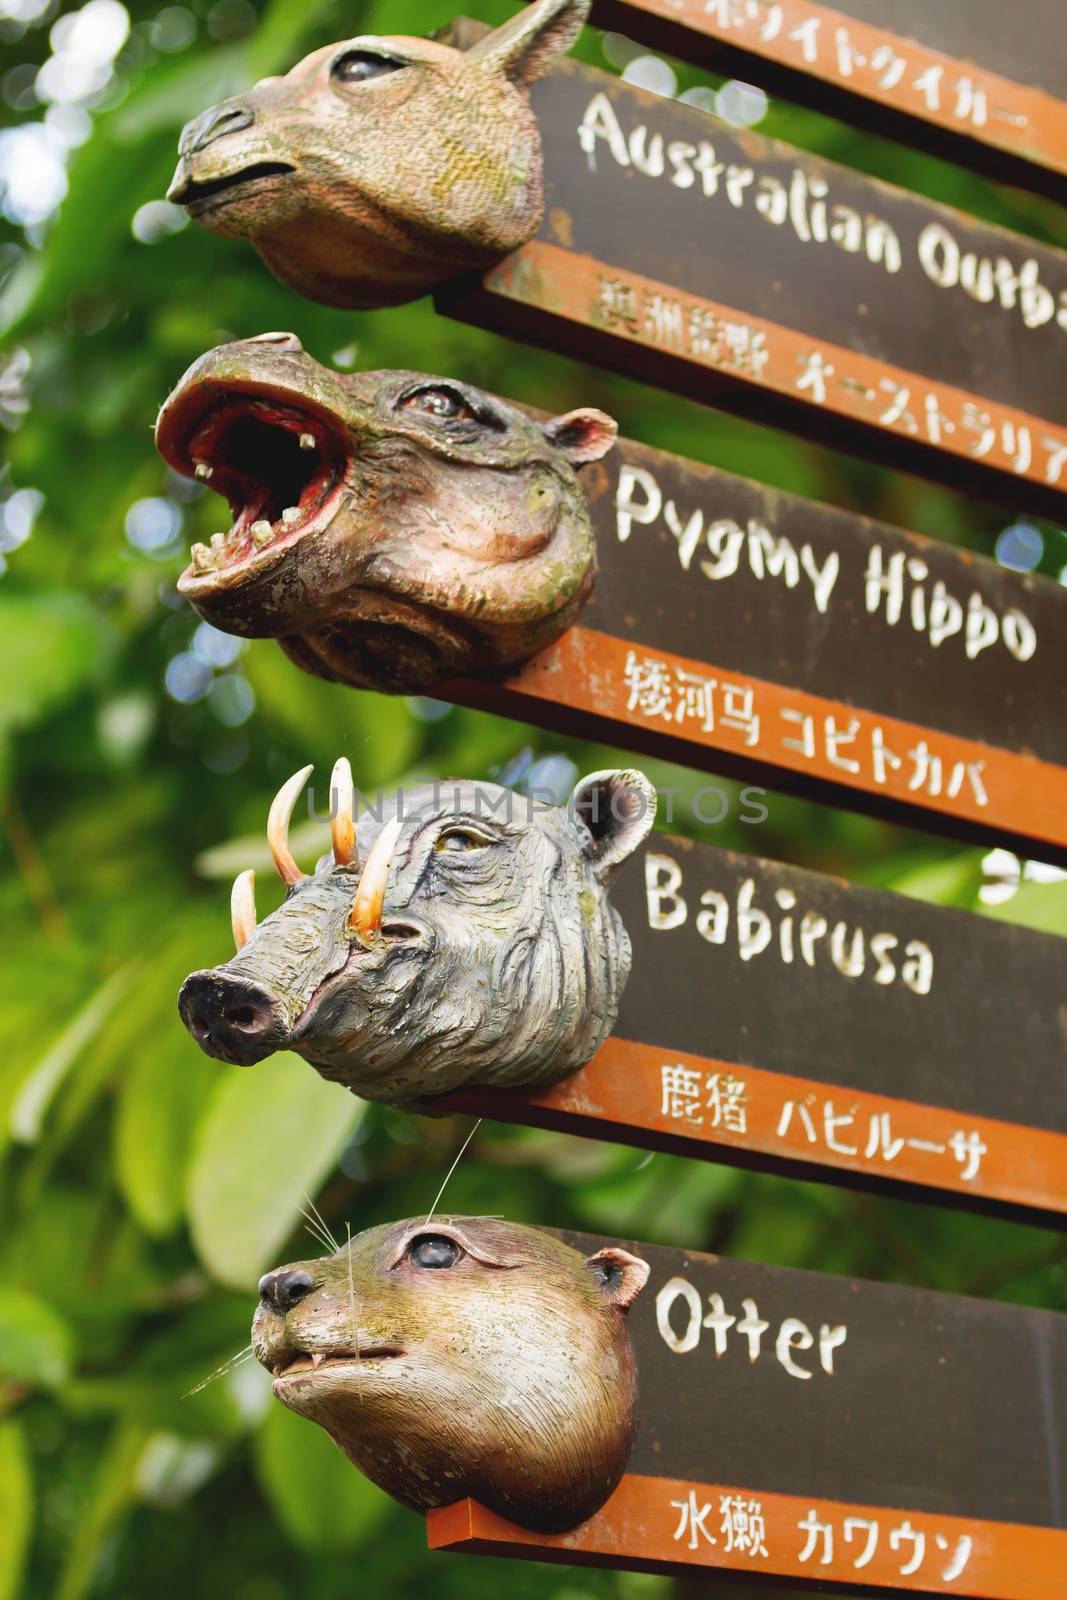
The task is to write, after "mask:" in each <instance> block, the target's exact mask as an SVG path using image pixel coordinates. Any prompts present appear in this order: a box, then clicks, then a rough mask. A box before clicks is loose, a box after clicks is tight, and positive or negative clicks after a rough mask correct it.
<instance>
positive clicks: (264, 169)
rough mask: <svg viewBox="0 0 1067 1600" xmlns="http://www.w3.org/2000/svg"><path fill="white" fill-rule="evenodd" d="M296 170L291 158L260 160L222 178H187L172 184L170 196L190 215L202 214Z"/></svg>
mask: <svg viewBox="0 0 1067 1600" xmlns="http://www.w3.org/2000/svg"><path fill="white" fill-rule="evenodd" d="M295 171H296V167H295V166H293V164H292V163H291V162H289V161H257V162H256V163H255V164H254V165H253V166H250V167H242V168H241V169H240V171H238V172H229V173H226V174H225V175H224V176H223V177H221V178H209V179H206V180H204V181H203V182H200V181H198V180H197V179H196V178H192V177H187V178H186V179H185V181H184V183H180V184H178V185H172V186H171V188H170V189H169V190H168V195H167V197H168V199H169V200H170V201H171V202H172V204H174V205H179V206H184V207H185V209H186V210H187V211H188V213H189V215H190V216H191V217H202V216H203V215H204V214H205V213H206V212H209V211H214V210H217V209H218V208H219V207H220V206H224V205H228V204H229V203H230V201H231V200H240V199H243V198H244V197H245V196H246V195H247V194H249V193H250V192H251V191H252V190H253V189H259V188H262V187H263V186H264V184H265V182H266V181H268V180H271V179H274V178H287V177H290V176H291V175H292V174H293V173H294V172H295Z"/></svg>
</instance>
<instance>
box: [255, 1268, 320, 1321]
mask: <svg viewBox="0 0 1067 1600" xmlns="http://www.w3.org/2000/svg"><path fill="white" fill-rule="evenodd" d="M314 1287H315V1280H314V1278H313V1277H312V1276H311V1274H310V1273H309V1272H304V1271H303V1270H302V1269H301V1268H299V1267H294V1268H293V1269H291V1270H290V1271H288V1272H268V1273H266V1274H265V1276H264V1277H262V1278H260V1280H259V1294H260V1299H262V1300H265V1301H266V1303H267V1305H269V1306H270V1308H271V1310H272V1311H282V1312H284V1311H289V1310H291V1309H292V1307H293V1306H295V1305H299V1304H300V1301H301V1300H306V1299H307V1297H308V1295H309V1294H310V1293H311V1291H312V1290H313V1289H314Z"/></svg>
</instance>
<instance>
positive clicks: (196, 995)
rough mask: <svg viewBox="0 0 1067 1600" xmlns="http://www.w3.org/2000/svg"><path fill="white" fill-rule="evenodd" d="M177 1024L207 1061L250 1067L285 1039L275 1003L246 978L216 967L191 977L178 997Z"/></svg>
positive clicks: (276, 1002)
mask: <svg viewBox="0 0 1067 1600" xmlns="http://www.w3.org/2000/svg"><path fill="white" fill-rule="evenodd" d="M178 1011H179V1014H180V1016H181V1019H182V1021H183V1022H184V1023H185V1026H186V1027H187V1028H188V1030H189V1032H190V1033H191V1034H192V1036H193V1038H194V1039H195V1040H196V1042H197V1044H198V1045H199V1046H200V1048H201V1050H203V1051H205V1052H206V1053H207V1054H208V1055H209V1056H215V1057H216V1058H217V1059H218V1060H219V1061H229V1062H232V1063H233V1064H235V1065H236V1066H242V1067H250V1066H252V1064H253V1063H254V1062H256V1061H262V1060H263V1058H264V1056H269V1055H270V1053H271V1051H272V1050H278V1049H280V1048H281V1046H282V1045H283V1044H285V1043H286V1042H287V1040H288V1037H289V1030H288V1028H287V1026H286V1022H285V1016H284V1013H283V1011H282V1007H281V1004H280V1002H279V1001H277V1000H276V999H275V998H274V996H273V995H271V994H270V993H269V992H268V991H267V990H266V989H263V988H261V987H260V986H259V985H258V984H256V983H253V982H252V981H251V980H250V979H248V978H242V977H237V976H235V975H232V974H229V973H227V972H226V971H225V970H224V969H222V968H217V969H215V970H214V971H210V972H194V973H193V974H192V975H191V976H190V977H188V978H186V980H185V982H184V983H183V984H182V986H181V991H180V993H179V995H178Z"/></svg>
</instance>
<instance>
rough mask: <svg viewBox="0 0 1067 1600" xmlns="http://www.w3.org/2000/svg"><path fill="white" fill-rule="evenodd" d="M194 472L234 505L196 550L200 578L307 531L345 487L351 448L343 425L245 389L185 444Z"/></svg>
mask: <svg viewBox="0 0 1067 1600" xmlns="http://www.w3.org/2000/svg"><path fill="white" fill-rule="evenodd" d="M184 448H185V452H186V456H187V459H189V460H191V462H192V472H193V475H194V476H195V477H196V478H197V479H198V480H199V481H200V482H201V483H204V484H208V485H209V486H210V487H211V488H212V489H213V490H215V491H216V492H217V493H218V494H221V495H223V496H225V498H226V499H227V500H228V501H229V502H230V506H231V509H232V513H233V524H232V526H231V527H230V529H229V531H228V532H227V533H225V534H216V535H214V536H213V537H212V539H211V541H210V546H206V545H203V544H198V545H195V546H194V547H193V549H192V551H191V552H190V564H191V568H192V571H193V573H194V575H197V576H201V575H208V574H210V573H213V572H221V571H223V570H225V569H227V568H230V567H234V566H240V565H241V564H242V563H244V562H246V561H249V560H251V559H252V558H254V557H255V556H258V555H261V554H263V553H264V552H265V551H268V550H270V549H271V548H272V547H273V546H275V545H278V544H280V543H283V542H285V541H286V540H288V539H291V538H294V537H296V536H297V535H298V534H300V533H302V532H303V531H304V529H305V528H307V527H308V526H309V525H310V524H311V523H312V522H314V521H315V520H316V519H317V518H318V517H319V516H320V514H321V513H323V511H324V509H325V507H326V504H327V502H328V501H329V500H330V498H331V496H332V495H333V494H334V493H335V492H336V491H337V490H338V489H339V486H340V482H341V479H342V477H343V474H344V469H345V466H346V465H347V447H346V446H345V445H344V443H343V442H342V441H341V439H340V437H339V435H338V434H337V432H336V430H333V429H331V428H330V427H329V425H328V424H327V423H324V422H323V421H322V420H321V419H320V418H318V417H317V416H309V415H308V414H307V413H306V412H302V411H300V410H298V409H296V408H295V407H293V406H289V405H287V404H285V403H284V402H283V401H281V400H276V399H275V398H273V396H266V395H263V396H260V395H258V394H257V395H251V394H248V393H246V392H243V391H242V392H239V393H237V394H234V395H232V396H230V397H227V398H226V399H223V400H222V401H221V402H220V403H219V404H217V405H216V406H215V407H214V409H213V410H211V411H209V412H208V414H207V415H206V416H202V417H201V419H200V421H199V423H198V424H197V426H196V428H195V429H194V430H193V433H192V435H191V437H189V438H188V439H187V440H186V441H185V446H184Z"/></svg>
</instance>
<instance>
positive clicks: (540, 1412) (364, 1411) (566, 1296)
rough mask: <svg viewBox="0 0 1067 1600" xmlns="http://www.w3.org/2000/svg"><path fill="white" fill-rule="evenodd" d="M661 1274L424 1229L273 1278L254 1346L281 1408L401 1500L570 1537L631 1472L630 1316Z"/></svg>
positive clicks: (390, 1230) (475, 1224) (419, 1225)
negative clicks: (484, 1514)
mask: <svg viewBox="0 0 1067 1600" xmlns="http://www.w3.org/2000/svg"><path fill="white" fill-rule="evenodd" d="M648 1272H649V1269H648V1264H647V1263H646V1262H644V1261H642V1260H641V1259H640V1258H639V1257H637V1256H634V1255H632V1254H631V1253H630V1252H629V1251H628V1250H624V1249H622V1248H621V1247H619V1246H616V1245H608V1246H607V1247H606V1248H604V1249H601V1250H598V1251H597V1252H596V1253H595V1254H594V1255H592V1256H589V1257H588V1258H586V1257H583V1256H582V1255H581V1254H580V1253H579V1252H578V1251H577V1250H572V1249H571V1248H570V1247H569V1246H568V1245H565V1244H563V1243H562V1242H561V1241H560V1240H559V1239H557V1238H555V1237H554V1236H553V1235H552V1234H549V1233H544V1232H542V1231H541V1230H540V1229H538V1228H529V1227H521V1226H519V1225H517V1224H515V1223H510V1222H504V1221H501V1220H499V1219H496V1218H487V1217H434V1218H432V1219H422V1220H419V1219H411V1220H409V1221H407V1222H397V1223H393V1224H390V1225H387V1226H385V1227H379V1228H371V1229H369V1230H368V1231H367V1232H366V1233H361V1234H358V1235H356V1237H354V1238H353V1239H352V1240H351V1241H350V1242H349V1243H348V1244H346V1245H345V1247H344V1248H343V1249H342V1250H339V1251H338V1252H337V1253H336V1254H335V1255H332V1256H327V1257H325V1258H324V1259H319V1260H314V1261H298V1262H294V1263H292V1264H291V1265H289V1266H286V1267H281V1268H279V1269H278V1270H277V1271H275V1272H270V1273H267V1274H266V1275H265V1276H264V1277H263V1278H262V1279H261V1280H260V1285H259V1289H260V1303H259V1309H258V1310H257V1311H256V1315H255V1320H254V1322H253V1324H252V1348H253V1350H254V1352H255V1355H256V1358H257V1359H258V1360H259V1361H260V1362H261V1363H262V1365H263V1366H264V1367H266V1368H267V1370H268V1371H269V1372H270V1373H271V1374H272V1376H273V1380H274V1383H273V1388H274V1394H275V1396H276V1398H277V1399H279V1400H280V1401H281V1402H282V1403H283V1405H286V1406H288V1407H289V1409H290V1410H291V1411H295V1412H297V1413H298V1414H299V1415H300V1416H303V1417H308V1418H310V1419H311V1420H312V1421H314V1422H317V1423H319V1425H320V1426H321V1427H323V1428H325V1429H326V1431H327V1432H328V1433H329V1434H330V1436H331V1438H332V1439H333V1440H334V1443H335V1444H337V1445H338V1446H339V1448H340V1449H341V1450H342V1451H343V1452H344V1454H345V1455H346V1456H347V1457H348V1459H349V1460H350V1461H352V1462H354V1463H355V1465H356V1466H357V1467H359V1468H360V1470H361V1471H362V1472H364V1473H366V1475H367V1477H368V1478H371V1479H372V1480H373V1481H374V1482H375V1483H377V1484H378V1485H379V1486H380V1487H381V1488H383V1489H385V1490H386V1491H387V1492H388V1493H389V1494H391V1495H393V1496H394V1497H395V1498H396V1499H397V1500H399V1501H400V1502H401V1503H402V1504H403V1505H406V1506H410V1507H411V1508H412V1509H413V1510H415V1511H428V1510H430V1509H431V1508H433V1507H434V1506H442V1505H448V1504H450V1503H452V1502H453V1501H456V1500H460V1499H463V1498H464V1497H465V1496H468V1495H469V1496H471V1497H473V1498H474V1499H476V1500H479V1501H481V1502H482V1504H483V1505H487V1506H489V1507H490V1508H491V1509H492V1510H494V1511H496V1512H498V1513H499V1514H500V1515H501V1516H504V1517H508V1518H510V1519H511V1520H512V1521H515V1522H518V1523H520V1524H522V1525H523V1526H524V1527H528V1528H535V1529H539V1530H543V1531H545V1532H556V1531H562V1530H564V1529H567V1528H572V1527H574V1526H575V1525H576V1524H577V1523H579V1522H582V1521H584V1520H585V1519H586V1518H587V1517H590V1516H592V1514H593V1512H594V1511H596V1510H598V1509H599V1507H600V1506H601V1505H603V1503H604V1501H605V1500H606V1499H607V1498H608V1496H609V1495H610V1493H611V1491H612V1490H613V1489H614V1488H615V1485H616V1484H617V1483H618V1481H619V1479H620V1477H621V1476H622V1474H623V1472H624V1471H625V1468H626V1463H627V1460H628V1457H629V1454H630V1447H631V1443H632V1439H633V1432H634V1411H635V1401H636V1380H635V1371H634V1357H633V1351H632V1349H631V1345H630V1340H629V1335H628V1333H627V1328H626V1313H627V1311H628V1310H629V1308H630V1306H631V1305H632V1304H633V1302H634V1300H635V1299H636V1298H637V1296H638V1295H639V1294H640V1292H641V1290H642V1289H643V1287H644V1285H645V1283H646V1281H647V1279H648Z"/></svg>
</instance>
